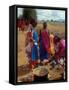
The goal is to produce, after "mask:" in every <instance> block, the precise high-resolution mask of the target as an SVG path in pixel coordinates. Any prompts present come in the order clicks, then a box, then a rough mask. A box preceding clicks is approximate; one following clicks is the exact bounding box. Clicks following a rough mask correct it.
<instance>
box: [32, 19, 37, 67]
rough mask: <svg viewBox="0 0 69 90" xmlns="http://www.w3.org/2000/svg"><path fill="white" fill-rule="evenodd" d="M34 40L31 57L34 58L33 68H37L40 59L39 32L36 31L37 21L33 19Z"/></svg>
mask: <svg viewBox="0 0 69 90" xmlns="http://www.w3.org/2000/svg"><path fill="white" fill-rule="evenodd" d="M31 24H32V40H33V46H32V50H31V58H32V68H35V66H36V65H37V60H38V32H37V31H36V28H35V27H36V25H37V22H36V21H35V20H32V23H31Z"/></svg>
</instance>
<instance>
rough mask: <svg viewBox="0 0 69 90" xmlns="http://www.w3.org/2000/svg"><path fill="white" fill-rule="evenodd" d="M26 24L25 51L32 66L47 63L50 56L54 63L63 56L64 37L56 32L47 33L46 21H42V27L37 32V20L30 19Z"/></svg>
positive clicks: (58, 61)
mask: <svg viewBox="0 0 69 90" xmlns="http://www.w3.org/2000/svg"><path fill="white" fill-rule="evenodd" d="M26 25H27V29H26V30H27V38H26V53H27V56H28V58H29V61H30V63H31V65H32V68H35V67H36V66H37V65H38V64H43V65H45V64H47V63H49V62H50V61H52V60H51V58H52V57H54V58H55V62H56V63H60V59H61V58H62V59H63V60H64V58H65V39H64V38H60V37H59V36H58V35H57V34H55V35H54V34H53V33H49V31H48V28H47V22H44V23H43V29H42V30H40V33H39V34H38V32H37V29H36V26H37V22H36V21H35V20H31V22H30V23H26Z"/></svg>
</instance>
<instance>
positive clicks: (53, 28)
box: [18, 23, 65, 78]
mask: <svg viewBox="0 0 69 90" xmlns="http://www.w3.org/2000/svg"><path fill="white" fill-rule="evenodd" d="M41 28H42V24H38V25H37V30H38V29H39V30H40V29H41ZM48 29H49V31H50V32H53V33H56V32H58V33H59V34H60V35H62V34H64V33H65V26H64V24H63V23H60V24H58V23H55V24H52V23H48ZM38 32H39V31H38ZM26 34H27V32H26V31H23V32H22V31H20V30H18V68H20V67H21V66H23V65H26V64H28V58H27V56H26V53H25V39H26ZM22 73H23V72H22ZM57 75H58V74H57ZM19 77H23V76H22V74H21V76H19ZM19 77H18V78H19Z"/></svg>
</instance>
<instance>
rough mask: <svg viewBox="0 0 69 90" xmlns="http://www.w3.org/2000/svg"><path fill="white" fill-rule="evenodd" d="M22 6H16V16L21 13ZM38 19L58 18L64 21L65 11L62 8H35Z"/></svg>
mask: <svg viewBox="0 0 69 90" xmlns="http://www.w3.org/2000/svg"><path fill="white" fill-rule="evenodd" d="M22 12H23V8H18V12H17V15H18V17H19V16H20V15H22V14H23V13H22ZM36 12H37V19H38V20H51V19H52V20H58V21H61V20H63V21H65V11H62V10H48V9H36Z"/></svg>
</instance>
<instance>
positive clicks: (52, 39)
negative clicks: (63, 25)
mask: <svg viewBox="0 0 69 90" xmlns="http://www.w3.org/2000/svg"><path fill="white" fill-rule="evenodd" d="M50 54H51V55H52V56H54V54H55V46H54V35H53V33H51V34H50Z"/></svg>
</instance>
